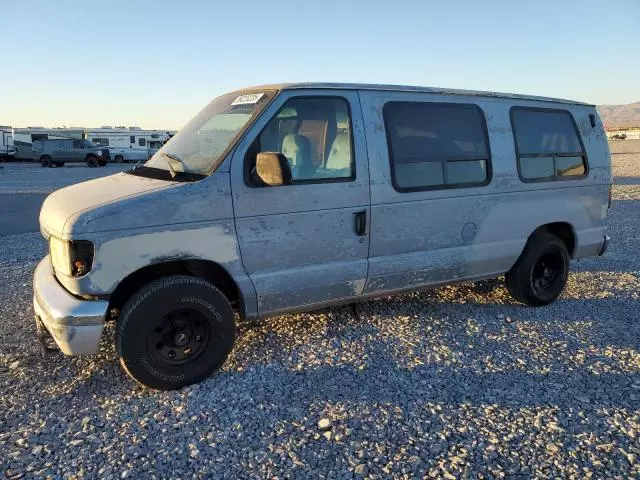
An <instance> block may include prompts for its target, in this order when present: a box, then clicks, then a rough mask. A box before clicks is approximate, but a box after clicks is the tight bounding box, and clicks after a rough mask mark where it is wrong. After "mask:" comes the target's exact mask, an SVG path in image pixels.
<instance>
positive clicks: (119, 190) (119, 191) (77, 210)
mask: <svg viewBox="0 0 640 480" xmlns="http://www.w3.org/2000/svg"><path fill="white" fill-rule="evenodd" d="M176 185H178V184H176V183H175V182H169V181H166V180H157V179H152V178H144V177H139V176H136V175H129V174H126V173H117V174H115V175H111V176H109V177H103V178H97V179H95V180H90V181H88V182H83V183H78V184H76V185H71V186H69V187H66V188H63V189H61V190H56V191H55V192H53V193H52V194H51V195H49V196H48V197H47V198H46V200H45V201H44V203H43V204H42V209H41V210H40V229H41V230H42V233H43V234H44V235H45V236H47V237H48V236H49V235H55V236H56V237H63V236H64V235H66V234H69V233H71V226H72V225H71V224H72V223H73V221H71V222H70V220H72V217H77V216H78V215H79V214H81V213H82V212H85V211H90V210H92V209H95V208H96V207H99V206H101V205H105V204H109V203H113V202H116V201H118V200H121V199H123V198H135V197H137V196H139V195H143V194H145V193H146V192H150V191H153V190H158V189H163V188H168V187H172V186H176Z"/></svg>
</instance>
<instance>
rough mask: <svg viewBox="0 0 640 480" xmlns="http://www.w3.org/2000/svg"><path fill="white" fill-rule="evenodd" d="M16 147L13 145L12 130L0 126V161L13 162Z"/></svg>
mask: <svg viewBox="0 0 640 480" xmlns="http://www.w3.org/2000/svg"><path fill="white" fill-rule="evenodd" d="M15 156H16V147H15V145H14V143H13V128H11V127H8V126H1V125H0V159H2V160H13V159H14V158H15Z"/></svg>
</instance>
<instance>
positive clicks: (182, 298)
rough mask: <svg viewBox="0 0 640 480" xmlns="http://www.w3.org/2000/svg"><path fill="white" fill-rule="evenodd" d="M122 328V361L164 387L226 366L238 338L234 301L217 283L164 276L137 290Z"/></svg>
mask: <svg viewBox="0 0 640 480" xmlns="http://www.w3.org/2000/svg"><path fill="white" fill-rule="evenodd" d="M118 322H119V324H118V330H117V333H116V351H117V353H118V357H119V360H120V365H121V366H122V368H123V369H124V370H125V372H127V373H128V374H129V375H130V376H131V377H132V378H133V379H134V380H136V381H137V382H138V383H140V384H142V385H144V386H146V387H149V388H156V389H159V390H173V389H176V388H180V387H183V386H185V385H189V384H191V383H196V382H199V381H201V380H203V379H205V378H207V377H208V376H209V375H211V374H212V373H213V372H214V371H216V370H217V369H218V368H220V367H221V366H222V364H223V363H224V361H225V360H226V359H227V356H228V355H229V352H230V351H231V348H232V347H233V342H234V339H235V323H234V318H233V311H232V309H231V304H230V303H229V301H228V300H227V299H226V297H225V296H224V295H223V294H222V292H220V290H218V289H217V288H216V287H215V286H213V285H212V284H211V283H209V282H207V281H205V280H202V279H199V278H194V277H187V276H171V277H166V278H161V279H159V280H156V281H154V282H151V283H150V284H149V285H147V286H145V287H143V288H142V289H141V290H140V291H138V292H137V293H136V294H134V295H133V296H132V297H131V298H130V299H129V301H128V302H127V303H126V305H125V306H124V308H123V309H122V313H121V315H120V318H119V320H118Z"/></svg>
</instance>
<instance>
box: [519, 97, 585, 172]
mask: <svg viewBox="0 0 640 480" xmlns="http://www.w3.org/2000/svg"><path fill="white" fill-rule="evenodd" d="M511 128H512V130H513V138H514V141H515V146H516V161H517V162H518V172H519V174H520V179H521V180H522V181H523V182H540V181H550V180H571V179H575V178H576V177H578V178H579V177H584V176H585V175H586V174H587V156H586V154H585V151H584V145H583V144H582V139H581V138H580V134H579V133H578V128H577V126H576V124H575V121H574V119H573V116H572V115H571V114H570V113H569V112H568V111H567V110H558V109H548V108H532V107H512V108H511Z"/></svg>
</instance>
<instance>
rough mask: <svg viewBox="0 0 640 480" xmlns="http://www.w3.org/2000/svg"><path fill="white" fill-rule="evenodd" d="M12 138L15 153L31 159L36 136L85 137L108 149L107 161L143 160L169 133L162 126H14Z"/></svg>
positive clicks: (47, 137)
mask: <svg viewBox="0 0 640 480" xmlns="http://www.w3.org/2000/svg"><path fill="white" fill-rule="evenodd" d="M15 131H16V141H18V142H19V155H20V156H21V157H24V159H29V160H30V159H32V154H31V145H32V144H33V142H35V141H38V140H52V139H62V138H72V139H77V140H89V141H91V142H92V143H93V144H94V145H96V146H100V147H105V148H108V149H109V153H110V158H111V161H115V162H139V161H146V160H148V159H149V157H151V156H152V155H153V154H154V153H155V152H157V151H158V149H159V148H160V147H162V145H164V144H165V143H166V142H167V140H169V138H171V136H170V132H167V131H165V130H143V129H141V128H140V127H110V126H105V127H100V128H85V127H71V128H44V127H28V128H18V129H16V130H15Z"/></svg>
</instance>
